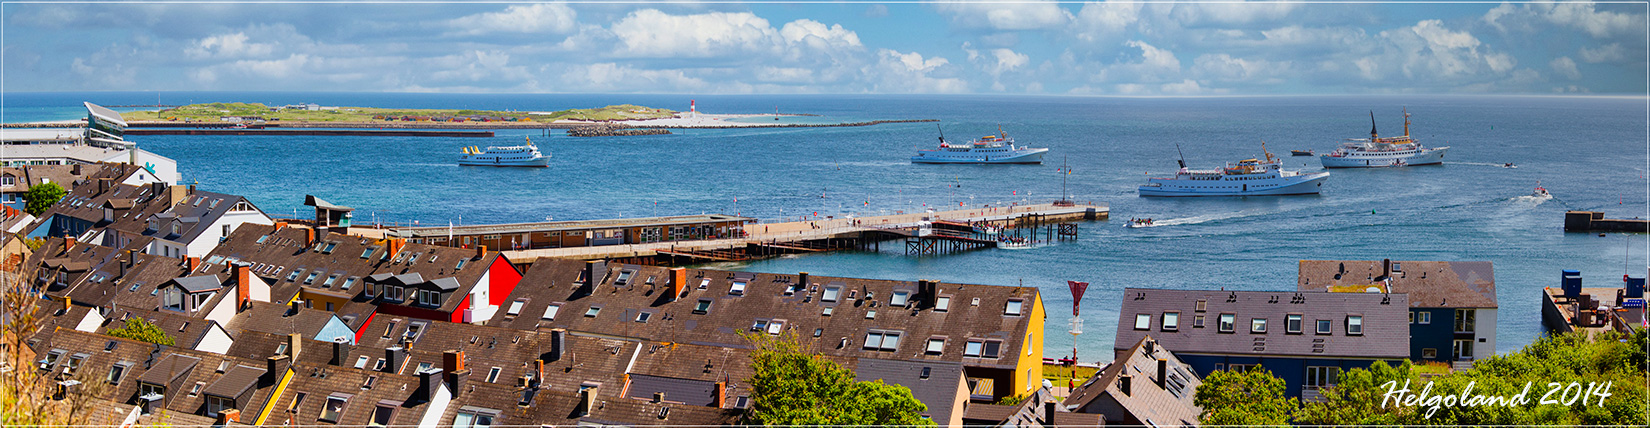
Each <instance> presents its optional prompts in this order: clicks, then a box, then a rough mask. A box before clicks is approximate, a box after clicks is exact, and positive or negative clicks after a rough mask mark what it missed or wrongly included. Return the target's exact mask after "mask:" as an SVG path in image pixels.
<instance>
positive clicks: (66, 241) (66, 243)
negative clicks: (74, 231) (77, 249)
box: [59, 236, 75, 254]
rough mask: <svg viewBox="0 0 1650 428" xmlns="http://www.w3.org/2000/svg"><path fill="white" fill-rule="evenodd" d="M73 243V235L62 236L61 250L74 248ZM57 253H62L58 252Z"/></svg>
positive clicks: (67, 250) (65, 251)
mask: <svg viewBox="0 0 1650 428" xmlns="http://www.w3.org/2000/svg"><path fill="white" fill-rule="evenodd" d="M74 244H75V237H73V236H65V237H63V252H64V253H67V252H69V249H71V248H74ZM59 254H62V253H59Z"/></svg>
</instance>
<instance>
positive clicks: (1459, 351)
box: [1450, 339, 1472, 360]
mask: <svg viewBox="0 0 1650 428" xmlns="http://www.w3.org/2000/svg"><path fill="white" fill-rule="evenodd" d="M1450 356H1452V357H1455V359H1457V360H1471V359H1472V339H1457V340H1456V341H1455V345H1454V348H1453V349H1452V352H1451V353H1450Z"/></svg>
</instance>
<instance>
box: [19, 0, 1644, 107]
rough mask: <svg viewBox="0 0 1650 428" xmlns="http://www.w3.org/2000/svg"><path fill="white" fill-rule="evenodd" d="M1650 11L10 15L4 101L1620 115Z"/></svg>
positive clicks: (1091, 7) (967, 6)
mask: <svg viewBox="0 0 1650 428" xmlns="http://www.w3.org/2000/svg"><path fill="white" fill-rule="evenodd" d="M1646 13H1647V5H1646V4H1645V3H1642V2H1641V3H1637V4H1634V3H1592V2H1544V1H1543V2H1508V3H1494V2H1474V3H1370V2H1364V3H1352V2H1345V3H1343V2H1315V3H1307V2H1276V1H1253V2H1230V1H1228V2H1203V3H1197V2H1172V1H1151V2H1131V1H1101V2H1050V1H1039V0H1021V1H1011V2H944V1H939V2H906V3H878V2H856V1H845V2H812V3H740V2H681V1H676V2H572V3H563V2H541V3H418V4H409V3H367V2H332V3H316V2H309V3H304V2H284V3H274V2H269V3H259V2H240V3H228V2H216V3H204V2H202V3H190V2H187V1H185V2H170V3H141V2H133V3H114V4H111V3H95V4H93V3H56V2H47V3H5V4H4V5H0V23H3V26H0V36H3V43H0V44H3V54H0V61H3V64H0V66H3V73H0V85H3V88H0V89H3V90H4V91H6V92H50V91H100V90H118V91H327V92H333V91H342V92H450V93H703V94H748V93H758V94H789V93H833V94H862V93H871V94H884V93H887V94H899V93H970V94H1051V95H1062V94H1070V95H1113V96H1117V95H1121V96H1219V95H1293V94H1385V93H1428V94H1434V93H1475V94H1484V93H1487V94H1578V93H1586V94H1617V95H1640V96H1643V95H1645V93H1646V88H1647V83H1646V80H1647V77H1646V76H1647V74H1646V67H1647V62H1646V61H1647V60H1646V53H1647V37H1650V36H1647V34H1646V33H1647V31H1646V29H1647V27H1650V24H1647V21H1646Z"/></svg>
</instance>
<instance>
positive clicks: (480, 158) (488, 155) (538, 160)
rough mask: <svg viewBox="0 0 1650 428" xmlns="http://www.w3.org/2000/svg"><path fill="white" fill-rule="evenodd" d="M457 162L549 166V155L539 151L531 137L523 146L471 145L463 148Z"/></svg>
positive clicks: (476, 164) (485, 164)
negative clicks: (485, 146) (482, 146)
mask: <svg viewBox="0 0 1650 428" xmlns="http://www.w3.org/2000/svg"><path fill="white" fill-rule="evenodd" d="M458 164H459V165H463V166H550V155H549V154H546V153H541V152H539V147H538V146H536V145H533V139H532V138H528V139H527V145H523V146H493V147H488V148H487V149H486V150H482V149H481V148H480V147H476V146H471V147H465V148H464V155H463V156H459V157H458Z"/></svg>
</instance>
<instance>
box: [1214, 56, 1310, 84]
mask: <svg viewBox="0 0 1650 428" xmlns="http://www.w3.org/2000/svg"><path fill="white" fill-rule="evenodd" d="M1290 66H1291V63H1290V62H1288V61H1284V62H1272V61H1267V60H1263V59H1245V58H1234V57H1232V56H1231V55H1227V54H1203V55H1200V56H1198V57H1197V59H1194V60H1192V68H1191V75H1192V76H1196V77H1199V78H1202V79H1208V80H1216V81H1227V82H1249V83H1261V82H1266V83H1278V81H1279V79H1278V78H1280V77H1282V75H1284V74H1286V73H1289V72H1291V71H1292V70H1290Z"/></svg>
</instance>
